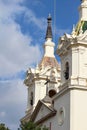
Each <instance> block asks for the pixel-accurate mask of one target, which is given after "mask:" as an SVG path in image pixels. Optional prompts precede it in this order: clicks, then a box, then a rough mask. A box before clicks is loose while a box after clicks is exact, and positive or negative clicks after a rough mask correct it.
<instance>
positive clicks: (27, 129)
mask: <svg viewBox="0 0 87 130" xmlns="http://www.w3.org/2000/svg"><path fill="white" fill-rule="evenodd" d="M20 128H21V130H48V128H46V127H43V128H41V127H39V126H36V124H34V123H33V122H30V121H29V122H26V123H23V124H21V125H20ZM19 130H20V129H19Z"/></svg>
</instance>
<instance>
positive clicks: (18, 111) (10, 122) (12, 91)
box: [0, 80, 27, 130]
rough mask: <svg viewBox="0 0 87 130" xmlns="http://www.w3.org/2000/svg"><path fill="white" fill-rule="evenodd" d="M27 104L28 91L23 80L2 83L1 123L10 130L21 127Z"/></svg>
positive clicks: (0, 84)
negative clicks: (20, 121)
mask: <svg viewBox="0 0 87 130" xmlns="http://www.w3.org/2000/svg"><path fill="white" fill-rule="evenodd" d="M26 104H27V89H26V87H24V85H23V81H22V80H13V81H6V82H3V81H2V82H0V122H4V123H5V124H6V125H7V126H8V127H9V128H10V129H12V130H15V129H17V127H18V126H19V124H20V123H19V120H20V118H22V117H23V116H24V112H25V110H26Z"/></svg>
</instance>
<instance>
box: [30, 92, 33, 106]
mask: <svg viewBox="0 0 87 130" xmlns="http://www.w3.org/2000/svg"><path fill="white" fill-rule="evenodd" d="M30 104H31V106H32V105H33V92H31V97H30Z"/></svg>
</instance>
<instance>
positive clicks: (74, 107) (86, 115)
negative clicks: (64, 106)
mask: <svg viewBox="0 0 87 130" xmlns="http://www.w3.org/2000/svg"><path fill="white" fill-rule="evenodd" d="M86 99H87V91H84V90H72V91H71V100H70V130H87V102H86Z"/></svg>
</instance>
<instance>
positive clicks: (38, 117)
mask: <svg viewBox="0 0 87 130" xmlns="http://www.w3.org/2000/svg"><path fill="white" fill-rule="evenodd" d="M49 105H51V104H49V103H45V102H43V101H41V100H39V101H38V103H37V105H36V107H35V110H34V112H33V113H32V115H31V118H30V121H32V122H34V123H36V124H40V123H42V122H44V121H45V120H47V119H48V118H50V117H52V116H54V115H55V114H56V110H55V109H54V108H53V107H51V106H49Z"/></svg>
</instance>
